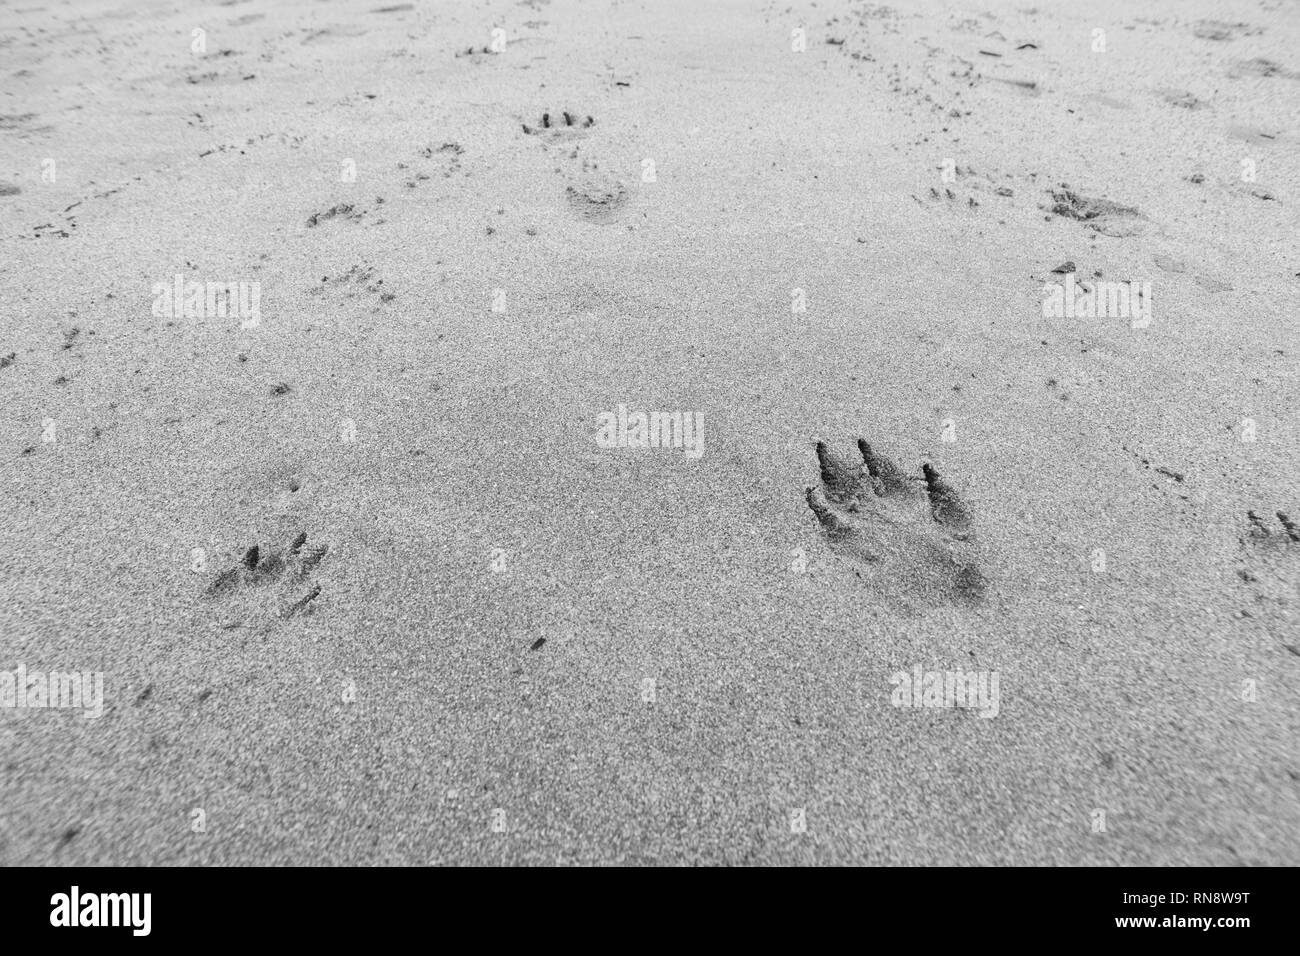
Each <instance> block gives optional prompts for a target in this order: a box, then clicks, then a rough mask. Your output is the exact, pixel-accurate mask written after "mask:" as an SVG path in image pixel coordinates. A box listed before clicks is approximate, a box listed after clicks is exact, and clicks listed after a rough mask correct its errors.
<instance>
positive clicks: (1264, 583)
mask: <svg viewBox="0 0 1300 956" xmlns="http://www.w3.org/2000/svg"><path fill="white" fill-rule="evenodd" d="M1246 523H1247V524H1246V531H1245V533H1244V534H1243V535H1242V536H1241V545H1242V551H1243V556H1242V561H1241V564H1240V566H1239V567H1238V568H1237V579H1238V582H1239V583H1240V584H1241V585H1242V586H1243V587H1245V588H1247V589H1248V593H1249V595H1250V600H1249V606H1248V607H1246V608H1242V609H1241V616H1242V617H1244V618H1250V619H1256V620H1258V621H1260V622H1261V623H1262V624H1263V625H1264V626H1265V627H1266V628H1267V629H1269V630H1276V631H1277V633H1279V634H1286V635H1288V636H1289V637H1290V639H1289V640H1287V641H1283V646H1284V647H1285V648H1286V649H1287V650H1288V651H1290V652H1291V653H1292V654H1294V655H1296V656H1297V657H1300V640H1296V639H1295V638H1294V635H1295V633H1296V631H1297V625H1300V614H1298V613H1297V608H1300V524H1297V523H1296V522H1295V521H1293V520H1291V517H1290V516H1289V515H1288V514H1287V513H1286V512H1283V511H1274V512H1273V513H1272V515H1267V516H1266V515H1261V514H1259V513H1258V512H1256V511H1247V512H1246Z"/></svg>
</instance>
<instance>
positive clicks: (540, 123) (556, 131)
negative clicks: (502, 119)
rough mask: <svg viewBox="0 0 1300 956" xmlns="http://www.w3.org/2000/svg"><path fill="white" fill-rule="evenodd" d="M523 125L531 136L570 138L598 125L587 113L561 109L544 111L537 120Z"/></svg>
mask: <svg viewBox="0 0 1300 956" xmlns="http://www.w3.org/2000/svg"><path fill="white" fill-rule="evenodd" d="M522 125H523V128H524V132H525V133H527V134H528V135H529V136H545V137H546V138H548V139H570V138H574V137H578V136H582V135H583V134H585V133H586V132H587V131H588V130H590V129H591V128H592V127H593V126H595V125H596V120H595V119H594V118H592V117H591V116H588V115H587V114H585V113H573V112H570V111H569V110H560V111H559V112H555V113H543V114H542V115H541V117H540V118H539V119H537V120H536V121H535V122H532V123H524V124H522Z"/></svg>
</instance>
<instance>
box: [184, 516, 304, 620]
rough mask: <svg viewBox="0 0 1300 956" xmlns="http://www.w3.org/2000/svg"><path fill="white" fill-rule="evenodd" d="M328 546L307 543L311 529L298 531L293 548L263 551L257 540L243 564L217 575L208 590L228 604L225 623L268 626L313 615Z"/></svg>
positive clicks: (207, 595) (206, 595)
mask: <svg viewBox="0 0 1300 956" xmlns="http://www.w3.org/2000/svg"><path fill="white" fill-rule="evenodd" d="M327 550H328V549H327V548H326V547H325V546H324V545H322V546H320V547H314V548H308V547H307V532H305V531H302V532H299V533H298V535H297V536H296V537H295V538H294V539H293V541H292V542H290V544H289V547H288V549H287V550H286V551H285V552H284V553H283V554H281V553H280V552H278V551H271V550H267V551H263V550H262V549H261V548H260V547H259V546H258V545H253V546H252V547H251V548H249V549H248V550H246V551H245V552H244V555H243V558H242V559H241V560H240V562H239V564H238V565H236V566H235V567H233V568H228V569H227V570H225V571H222V572H221V573H220V574H218V575H217V576H216V577H215V578H214V579H213V580H212V581H211V582H210V583H209V584H208V586H207V587H206V588H204V590H203V596H204V598H206V599H207V600H210V601H219V602H222V604H223V605H225V608H224V610H225V611H226V613H225V614H224V615H223V621H222V627H224V628H226V629H230V628H236V627H242V626H244V625H246V624H255V623H258V622H260V623H261V624H262V625H263V626H264V627H266V628H269V627H271V626H272V625H273V624H274V623H275V622H277V621H285V620H288V619H289V618H292V617H295V616H297V615H300V614H302V615H306V614H311V613H312V612H313V611H314V607H313V605H312V602H313V601H315V600H316V598H318V597H319V596H320V593H321V587H320V585H319V584H315V583H314V582H313V581H312V580H311V576H312V573H313V572H314V571H315V570H316V566H317V565H318V564H320V562H321V560H322V559H323V558H324V557H325V553H326V551H327Z"/></svg>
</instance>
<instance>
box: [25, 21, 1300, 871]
mask: <svg viewBox="0 0 1300 956" xmlns="http://www.w3.org/2000/svg"><path fill="white" fill-rule="evenodd" d="M0 21H3V26H0V250H2V251H3V255H0V402H3V404H4V406H5V409H6V414H4V415H3V416H0V487H2V488H3V492H4V497H3V510H4V513H5V520H4V521H2V522H0V584H2V585H3V599H0V705H4V706H0V864H5V865H67V864H96V865H98V864H139V865H211V864H220V865H244V864H275V865H279V864H297V865H316V864H322V865H427V864H489V865H498V864H503V865H504V864H533V865H540V864H596V865H611V864H627V865H691V864H745V865H759V864H779V865H789V864H797V865H821V864H871V865H879V864H890V865H931V864H959V865H975V864H979V865H1027V864H1051V865H1085V864H1087V865H1097V864H1101V865H1139V864H1143V865H1184V864H1210V865H1224V866H1232V865H1296V864H1298V863H1300V744H1298V743H1297V741H1300V696H1298V691H1300V478H1298V477H1297V461H1298V460H1300V374H1298V366H1297V357H1298V356H1300V337H1298V336H1297V332H1296V329H1297V321H1298V319H1297V315H1298V313H1297V309H1296V302H1297V297H1298V296H1300V255H1298V253H1297V249H1298V247H1297V237H1298V236H1300V218H1298V217H1297V209H1300V207H1298V206H1297V205H1296V203H1297V202H1300V149H1298V148H1297V146H1298V144H1300V53H1297V50H1298V49H1300V5H1298V4H1297V3H1296V2H1294V0H1265V2H1245V0H1242V2H1223V0H1217V2H1209V0H1187V2H1172V0H1151V2H1144V3H1141V4H1137V5H1134V4H1129V3H1120V2H1117V0H1103V2H1099V3H1095V4H1088V5H1080V4H1066V3H1057V2H1050V3H1042V2H1040V3H1038V4H1037V5H1036V6H1031V5H1030V4H1029V3H1028V2H1026V3H1025V4H1023V5H1021V4H1016V3H1009V2H1001V0H999V2H992V0H976V2H972V3H970V4H963V5H961V6H960V7H957V6H954V5H951V4H944V3H939V2H934V0H924V2H917V3H906V4H904V3H898V4H893V5H890V6H884V5H881V4H872V3H861V2H825V0H821V2H817V3H810V2H804V3H796V4H789V5H788V4H770V3H764V2H761V0H758V2H741V0H721V2H716V3H707V4H704V3H699V2H685V0H664V2H654V3H651V2H640V3H631V2H620V0H603V2H577V0H528V2H524V3H514V2H466V3H451V2H445V3H429V2H415V3H388V2H387V0H365V2H356V0H337V2H333V0H332V2H328V3H326V2H307V0H286V2H282V3H275V4H272V3H269V2H266V0H245V2H240V0H235V2H227V3H220V4H197V3H196V4H190V3H175V2H165V3H164V2H151V3H140V4H130V3H126V2H124V0H76V2H62V3H53V2H49V3H43V2H41V0H19V2H17V3H6V4H4V5H3V6H0ZM196 31H197V32H196ZM1057 290H1059V292H1058V291H1057ZM1054 296H1057V297H1058V298H1057V299H1056V302H1057V303H1058V304H1059V303H1062V302H1063V303H1065V304H1066V305H1067V306H1068V309H1057V310H1055V311H1054V310H1053V308H1052V302H1053V297H1054ZM1102 313H1105V314H1102ZM642 416H644V417H642ZM643 425H644V426H645V427H644V428H643V427H642V426H643ZM651 425H653V426H654V430H653V432H651V430H650V428H651ZM19 667H22V668H23V673H24V674H25V675H31V674H38V673H43V674H51V673H73V674H77V675H85V676H86V680H85V681H84V682H82V683H79V684H77V686H78V687H82V688H85V689H87V690H86V694H85V696H84V697H83V699H82V701H81V706H80V708H78V707H75V706H54V705H53V703H52V698H53V696H55V695H50V694H48V693H47V694H46V695H45V697H44V703H43V704H42V703H39V702H37V701H38V700H40V699H41V698H33V695H32V693H31V691H32V689H33V687H34V686H38V685H32V684H30V683H28V682H27V677H25V678H24V680H23V681H19V680H18V678H17V676H13V677H12V678H10V679H9V682H8V684H7V685H6V683H5V680H6V678H5V676H4V675H5V674H11V675H17V673H18V668H19ZM932 674H938V675H941V676H940V678H939V679H938V680H939V684H938V687H939V690H938V691H937V692H936V694H935V695H934V696H933V697H932V696H931V695H930V693H928V691H929V690H931V689H932V687H933V686H934V685H933V682H932V681H931V679H930V677H928V676H927V675H932ZM953 674H956V675H960V676H969V678H970V680H969V681H968V686H970V687H972V688H973V687H978V688H979V691H978V695H977V696H978V700H975V699H974V697H972V698H970V699H968V700H967V701H966V705H965V706H963V705H962V704H961V702H960V701H957V702H954V700H953V693H952V685H953V680H952V677H951V675H953ZM90 675H99V676H100V678H101V679H102V700H101V701H100V702H99V706H98V707H97V708H92V706H91V704H90V703H89V696H90V691H89V688H92V687H94V686H95V685H94V682H93V681H92V680H91V679H90ZM900 675H901V676H900ZM943 675H948V676H947V678H946V680H947V685H946V686H947V691H946V693H945V690H944V686H945V685H944V684H943V681H944V680H945V677H944V676H943ZM55 683H56V684H57V683H58V681H57V680H56V681H55ZM38 684H39V682H38ZM23 685H26V687H24V686H23ZM913 685H916V687H917V692H916V694H915V695H911V694H910V693H909V692H907V689H908V688H909V687H911V686H913ZM6 686H7V687H8V688H9V691H8V692H6ZM995 686H996V690H994V687H995ZM65 689H66V688H65ZM24 690H26V691H28V693H26V694H24V693H23V691H24ZM923 691H924V692H923ZM6 693H7V694H8V696H7V697H6ZM974 693H975V692H974V691H972V694H974ZM24 701H25V702H26V706H23V704H24ZM61 703H62V704H64V705H67V704H69V701H68V699H67V695H66V694H62V695H61ZM93 709H99V710H100V712H99V713H98V714H95V713H92V710H93Z"/></svg>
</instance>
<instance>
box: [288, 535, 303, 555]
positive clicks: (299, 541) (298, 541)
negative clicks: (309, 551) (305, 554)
mask: <svg viewBox="0 0 1300 956" xmlns="http://www.w3.org/2000/svg"><path fill="white" fill-rule="evenodd" d="M306 543H307V532H306V531H299V532H298V537H296V538H294V539H293V542H292V543H291V544H290V545H289V553H290V554H297V553H298V552H299V551H301V550H302V546H303V545H304V544H306Z"/></svg>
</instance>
